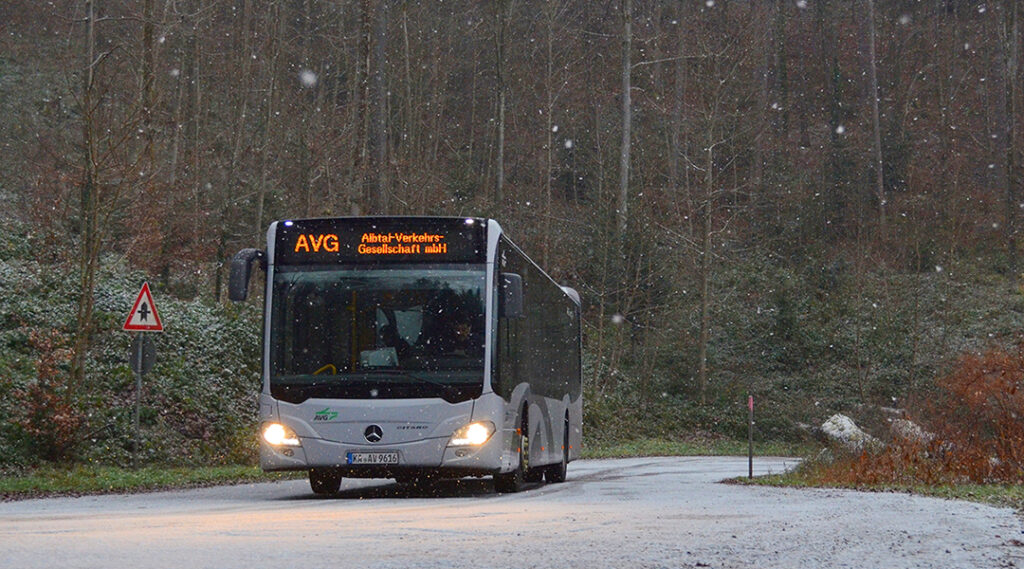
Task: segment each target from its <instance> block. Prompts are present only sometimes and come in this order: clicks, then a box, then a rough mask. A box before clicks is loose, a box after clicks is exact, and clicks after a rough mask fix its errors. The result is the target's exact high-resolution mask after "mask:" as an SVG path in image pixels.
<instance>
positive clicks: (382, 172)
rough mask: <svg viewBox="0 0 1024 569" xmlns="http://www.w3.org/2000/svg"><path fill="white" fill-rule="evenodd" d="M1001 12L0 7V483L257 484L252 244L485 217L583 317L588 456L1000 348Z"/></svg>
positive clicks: (822, 408)
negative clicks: (187, 480) (165, 476)
mask: <svg viewBox="0 0 1024 569" xmlns="http://www.w3.org/2000/svg"><path fill="white" fill-rule="evenodd" d="M1018 11H1019V8H1018V7H1017V3H1016V2H1013V1H1012V0H993V1H988V2H980V1H965V0H921V1H917V0H893V1H884V2H876V1H875V0H855V1H847V0H796V1H791V0H786V1H784V0H765V1H755V2H736V1H723V0H717V1H713V0H706V1H705V0H701V1H691V0H684V1H671V2H650V1H646V2H645V1H641V0H614V1H613V0H609V1H598V2H590V1H586V2H584V1H580V0H561V1H560V0H548V1H523V0H520V1H516V0H491V1H479V0H449V1H436V2H434V1H419V2H411V1H404V0H380V1H371V0H358V1H348V0H333V1H328V0H163V1H157V0H141V1H128V0H54V1H51V2H46V3H38V2H27V1H24V2H23V1H12V0H3V1H2V2H0V111H2V114H0V116H2V118H0V150H2V152H0V203H2V207H0V220H2V222H3V227H4V229H3V232H2V234H0V456H3V457H4V459H3V462H2V463H0V468H2V469H4V470H10V469H13V470H18V469H20V468H23V467H27V466H31V465H33V464H36V463H38V462H39V461H41V460H64V461H90V462H92V461H95V462H101V463H112V464H123V463H125V462H126V461H127V460H128V456H129V453H130V448H131V432H132V430H131V409H132V402H133V400H134V378H133V375H132V373H131V371H130V369H129V366H128V351H129V350H128V346H129V343H130V341H131V338H130V336H129V335H128V334H127V333H124V332H122V331H120V325H121V323H122V322H123V319H124V318H125V316H126V314H127V311H128V310H129V308H130V304H131V301H132V300H133V298H134V295H135V293H136V291H138V288H139V285H140V284H141V282H142V281H143V280H148V281H149V282H150V284H151V286H152V287H153V290H154V295H155V296H156V302H157V305H158V307H159V308H160V310H161V316H162V318H163V320H164V325H165V327H166V332H165V333H164V334H162V335H160V336H159V337H158V338H157V342H158V344H159V348H158V353H159V355H158V363H157V366H156V368H155V369H154V371H153V372H152V373H151V374H150V375H148V376H147V385H146V388H145V392H144V399H143V402H144V403H143V412H142V418H141V419H142V426H143V433H144V439H143V448H142V454H141V456H142V460H144V461H147V462H151V463H177V464H207V463H211V462H218V463H238V462H251V461H252V460H253V457H254V449H255V436H254V432H255V426H254V421H255V396H256V393H257V391H258V389H259V369H258V365H259V349H260V348H259V343H260V342H259V329H258V328H259V325H258V320H259V306H258V299H257V300H254V301H252V302H251V303H249V304H243V305H231V304H230V303H228V302H227V300H226V291H225V288H226V286H225V278H226V274H225V271H226V261H227V260H228V259H229V257H230V255H231V254H232V253H234V252H235V251H237V250H238V249H240V248H242V247H248V246H257V247H261V246H262V242H263V239H264V233H265V230H266V226H267V224H268V223H269V222H270V221H272V220H274V219H281V218H299V217H314V216H335V215H352V214H396V215H397V214H411V215H458V216H470V215H472V216H488V217H495V218H497V219H499V220H500V221H501V223H502V225H503V227H505V228H506V230H507V231H508V232H509V233H510V235H511V236H512V238H513V239H514V240H515V241H517V243H518V244H519V245H520V246H521V247H522V248H523V249H524V250H525V251H527V252H529V253H530V254H531V256H532V257H533V258H534V259H535V260H536V261H537V262H538V263H539V264H540V265H541V266H542V267H544V268H545V269H546V270H548V271H549V273H550V274H551V275H552V276H553V277H554V278H555V279H557V280H558V281H560V282H564V283H567V284H569V285H572V286H574V287H575V288H577V289H578V290H579V291H580V292H581V294H582V297H583V301H584V315H585V329H584V334H585V366H584V367H585V369H584V373H585V378H584V379H585V385H586V426H585V428H586V436H587V437H588V440H589V441H597V442H600V441H616V440H622V439H629V438H656V439H667V440H679V439H686V438H688V437H730V438H731V437H742V436H744V434H745V428H746V423H745V421H746V400H747V395H748V394H752V395H754V397H755V399H756V401H757V402H758V425H757V429H758V431H757V432H758V437H759V438H764V439H771V440H793V439H796V438H799V437H800V436H801V432H802V431H801V429H800V428H799V425H800V424H801V423H815V422H820V421H821V420H822V419H823V418H825V417H828V416H829V415H830V414H832V413H834V412H836V411H845V412H848V413H853V414H855V415H856V414H857V413H861V414H864V415H870V414H871V412H870V410H872V409H879V408H888V407H902V408H910V409H913V408H914V407H915V406H916V405H918V404H920V402H921V401H924V400H926V399H928V397H930V394H933V393H934V392H935V389H936V379H937V378H941V377H943V376H944V375H946V374H948V373H949V372H950V370H951V369H953V367H954V366H955V365H956V362H957V361H958V360H959V359H960V358H961V356H965V355H970V354H975V353H977V352H979V351H981V350H985V349H992V348H1000V347H1001V348H1004V349H1013V347H1014V346H1016V345H1017V343H1018V342H1019V341H1020V339H1021V329H1022V328H1021V325H1022V323H1024V296H1022V294H1024V293H1022V290H1021V289H1020V288H1019V286H1020V283H1021V279H1020V266H1019V265H1020V259H1019V243H1018V237H1019V231H1020V224H1021V222H1020V213H1019V212H1020V211H1021V208H1022V207H1024V196H1021V188H1020V186H1021V175H1020V168H1021V153H1020V143H1021V136H1020V132H1019V131H1020V128H1019V126H1018V125H1019V124H1020V120H1021V116H1020V115H1021V108H1020V93H1019V91H1020V84H1021V82H1020V70H1019V64H1018V60H1019V55H1020V40H1019V31H1018V21H1017V20H1018V17H1019V16H1018V13H1017V12H1018Z"/></svg>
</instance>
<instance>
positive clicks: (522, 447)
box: [494, 412, 530, 494]
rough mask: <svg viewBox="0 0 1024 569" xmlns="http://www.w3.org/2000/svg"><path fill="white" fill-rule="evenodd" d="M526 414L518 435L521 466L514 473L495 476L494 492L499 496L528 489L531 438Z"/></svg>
mask: <svg viewBox="0 0 1024 569" xmlns="http://www.w3.org/2000/svg"><path fill="white" fill-rule="evenodd" d="M528 424H529V423H528V422H527V419H526V413H525V412H524V413H523V425H522V426H521V427H520V428H519V431H518V432H517V433H516V434H517V436H518V437H519V439H518V443H519V444H518V445H517V446H518V448H519V464H518V465H517V466H516V469H515V470H513V471H512V472H507V473H505V474H495V475H494V490H495V491H496V492H498V493H499V494H514V493H516V492H520V491H522V490H523V489H524V488H525V487H526V476H527V469H528V468H529V456H530V454H529V453H530V446H529V445H530V437H529V435H528V434H527V425H528Z"/></svg>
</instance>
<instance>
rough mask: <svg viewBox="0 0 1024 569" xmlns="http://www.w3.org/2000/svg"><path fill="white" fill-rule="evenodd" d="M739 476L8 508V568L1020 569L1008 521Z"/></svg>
mask: <svg viewBox="0 0 1024 569" xmlns="http://www.w3.org/2000/svg"><path fill="white" fill-rule="evenodd" d="M787 466H792V461H787V460H786V459H760V460H758V461H756V462H755V468H756V469H757V470H758V471H759V472H767V471H775V472H778V471H780V470H782V469H784V468H786V467H787ZM744 474H746V459H744V458H651V459H628V460H592V461H579V462H574V463H573V464H571V465H570V468H569V478H568V480H567V482H565V483H563V484H556V485H548V486H538V487H535V488H533V489H531V490H529V491H526V492H523V493H521V494H515V495H499V494H494V493H493V492H492V491H491V488H490V483H489V482H487V481H483V480H466V481H458V482H452V483H448V484H441V485H439V486H438V487H437V488H436V489H435V492H434V493H433V495H426V494H422V493H417V492H415V491H412V490H410V489H408V488H405V487H402V486H398V485H396V484H394V483H392V482H390V481H348V480H347V481H346V482H345V484H344V485H343V487H342V493H341V494H340V495H339V496H337V497H332V498H322V497H314V496H313V495H312V494H311V493H310V492H309V490H308V485H307V484H306V482H305V481H290V482H280V483H269V484H255V485H244V486H234V487H222V488H209V489H202V490H189V491H178V492H162V493H155V494H142V495H133V496H94V497H83V498H55V499H42V500H28V501H22V502H9V503H3V504H0V567H2V568H32V567H56V568H60V569H73V568H76V567H96V568H105V569H108V568H119V567H174V568H176V569H180V568H185V569H198V568H204V567H210V568H217V569H225V568H232V567H239V568H242V567H244V568H247V569H251V568H258V567H296V568H303V569H313V568H317V569H319V568H346V567H353V568H399V567H437V568H459V567H466V568H469V567H472V568H477V569H478V568H487V567H495V568H499V567H500V568H505V567H516V568H518V567H524V568H526V567H538V568H541V567H552V568H556V567H557V568H561V567H580V568H587V569H601V568H629V569H634V568H646V567H651V568H656V567H657V568H660V567H665V568H668V567H673V568H675V567H721V568H729V567H787V568H790V567H808V568H812V567H813V568H821V567H857V568H868V567H894V568H895V567H943V568H946V567H958V568H971V567H977V568H986V569H988V568H993V567H1022V568H1024V547H1021V546H1018V545H1016V544H1021V543H1022V542H1024V534H1022V525H1021V521H1020V519H1018V518H1017V517H1016V516H1015V515H1014V513H1013V512H1012V511H1011V510H1008V509H997V508H991V507H987V506H981V505H977V504H970V503H965V502H953V501H945V500H939V499H932V498H921V497H914V496H907V495H901V494H865V493H858V492H848V491H836V490H795V489H775V488H760V487H745V486H736V485H725V484H717V483H716V482H717V481H719V480H722V479H723V478H727V477H733V476H738V475H744Z"/></svg>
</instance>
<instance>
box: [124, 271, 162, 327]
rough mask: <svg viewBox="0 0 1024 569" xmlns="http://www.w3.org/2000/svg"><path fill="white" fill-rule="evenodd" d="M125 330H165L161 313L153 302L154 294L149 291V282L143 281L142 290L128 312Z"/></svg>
mask: <svg viewBox="0 0 1024 569" xmlns="http://www.w3.org/2000/svg"><path fill="white" fill-rule="evenodd" d="M121 328H122V329H123V330H128V331H129V332H163V331H164V325H163V324H161V323H160V315H159V314H157V311H156V304H154V303H153V295H152V294H151V293H150V292H149V283H142V290H140V291H139V296H138V297H137V298H136V299H135V304H134V305H133V306H132V311H131V312H130V313H128V320H125V321H124V326H122V327H121Z"/></svg>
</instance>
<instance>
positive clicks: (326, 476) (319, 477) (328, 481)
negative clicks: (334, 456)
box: [309, 468, 341, 495]
mask: <svg viewBox="0 0 1024 569" xmlns="http://www.w3.org/2000/svg"><path fill="white" fill-rule="evenodd" d="M309 487H310V488H312V489H313V493H314V494H319V495H328V494H337V493H338V490H340V489H341V474H339V473H338V471H337V470H333V469H330V468H311V469H309Z"/></svg>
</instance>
